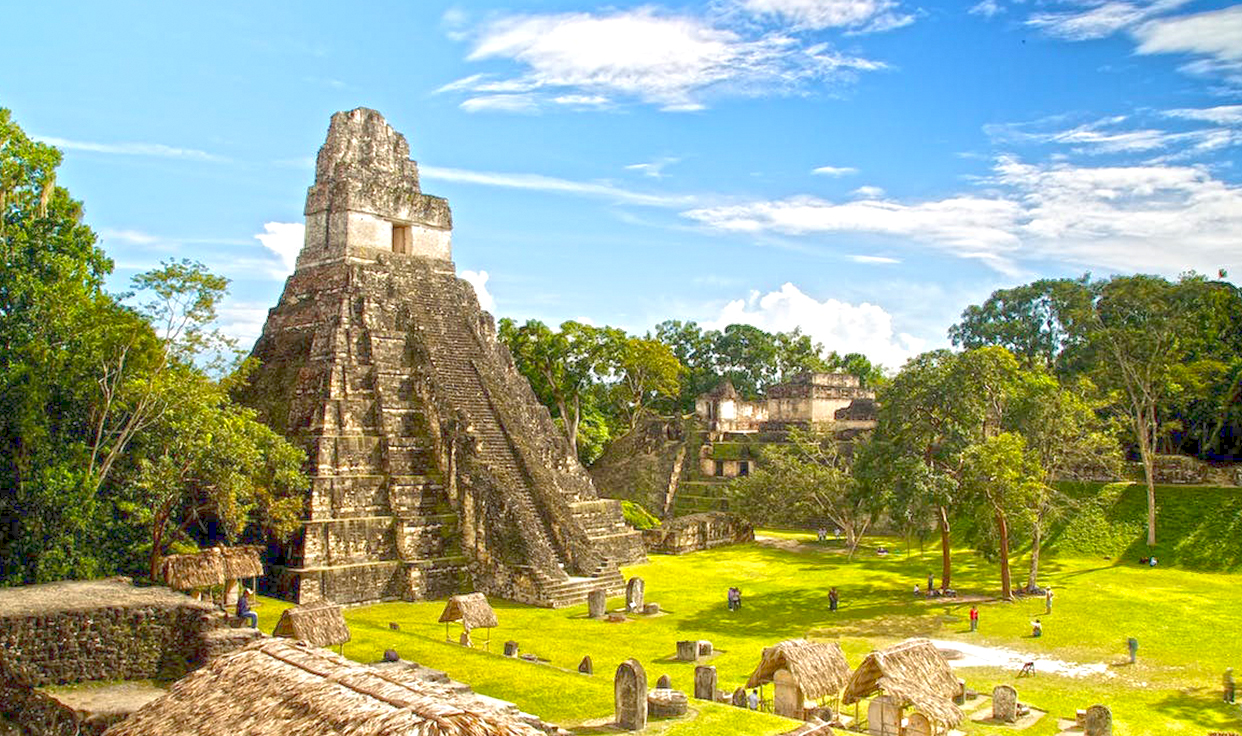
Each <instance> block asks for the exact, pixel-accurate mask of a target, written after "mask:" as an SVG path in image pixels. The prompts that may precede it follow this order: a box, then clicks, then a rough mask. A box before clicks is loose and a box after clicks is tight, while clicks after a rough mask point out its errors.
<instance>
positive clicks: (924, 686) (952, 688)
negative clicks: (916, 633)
mask: <svg viewBox="0 0 1242 736" xmlns="http://www.w3.org/2000/svg"><path fill="white" fill-rule="evenodd" d="M957 689H958V682H957V676H956V675H954V674H953V670H952V669H950V667H949V663H948V661H947V660H945V658H944V655H942V654H941V653H940V651H939V650H938V649H936V646H935V645H934V644H932V643H931V642H930V641H928V640H927V639H907V640H905V641H903V642H901V643H899V644H894V645H893V646H891V647H889V648H887V649H881V650H879V651H876V652H872V653H871V654H868V655H867V658H866V659H864V660H863V661H862V664H860V665H858V669H856V670H854V676H853V677H851V678H850V681H849V684H847V685H846V687H845V694H844V696H843V697H842V698H841V702H843V703H845V704H846V705H849V704H850V703H855V702H858V701H859V700H860V699H862V698H866V697H869V696H871V695H874V694H875V693H877V692H884V693H885V694H887V695H889V696H891V697H893V698H894V699H895V700H897V701H898V702H900V703H901V706H902V707H907V706H911V705H913V706H914V707H915V708H916V709H917V710H918V711H920V712H921V713H923V715H925V716H927V717H928V718H930V719H932V720H933V721H935V722H936V723H938V724H940V725H943V726H949V727H952V726H956V725H957V724H959V723H961V722H962V718H963V717H964V716H963V714H962V711H961V709H960V708H958V707H957V706H956V705H954V703H953V696H954V695H956V694H957Z"/></svg>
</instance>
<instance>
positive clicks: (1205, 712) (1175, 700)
mask: <svg viewBox="0 0 1242 736" xmlns="http://www.w3.org/2000/svg"><path fill="white" fill-rule="evenodd" d="M1151 708H1152V709H1153V710H1156V711H1159V712H1161V713H1164V714H1165V715H1168V716H1170V717H1172V718H1177V719H1179V720H1181V721H1182V722H1184V723H1197V724H1200V725H1201V726H1203V727H1205V728H1207V727H1214V728H1224V727H1231V728H1236V727H1237V726H1239V725H1242V707H1240V706H1239V705H1238V704H1236V703H1226V702H1224V701H1223V699H1222V698H1221V691H1220V690H1218V689H1215V688H1206V687H1190V688H1184V689H1182V690H1179V691H1177V692H1173V693H1169V694H1168V695H1165V696H1164V697H1163V698H1161V699H1160V700H1156V701H1153V702H1152V703H1151Z"/></svg>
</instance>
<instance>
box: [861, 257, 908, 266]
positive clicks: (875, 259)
mask: <svg viewBox="0 0 1242 736" xmlns="http://www.w3.org/2000/svg"><path fill="white" fill-rule="evenodd" d="M849 259H850V260H851V261H853V262H854V263H872V264H878V265H887V264H892V263H901V260H900V259H898V258H889V257H888V256H849Z"/></svg>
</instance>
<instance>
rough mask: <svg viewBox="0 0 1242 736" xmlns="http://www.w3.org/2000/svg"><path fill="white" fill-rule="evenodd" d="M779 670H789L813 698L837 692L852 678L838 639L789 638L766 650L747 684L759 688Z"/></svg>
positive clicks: (803, 691) (816, 698)
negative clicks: (820, 640)
mask: <svg viewBox="0 0 1242 736" xmlns="http://www.w3.org/2000/svg"><path fill="white" fill-rule="evenodd" d="M777 670H789V672H790V673H791V674H792V675H793V676H794V679H795V680H797V682H798V685H799V687H801V688H802V694H803V695H804V696H806V697H808V698H810V699H812V700H819V699H820V698H822V697H824V696H825V695H835V694H837V693H838V692H840V691H841V688H843V687H845V683H846V681H848V680H849V679H850V665H849V663H848V662H846V661H845V653H844V652H842V651H841V645H840V644H838V643H837V642H835V641H834V642H830V643H824V642H816V641H807V640H806V639H790V640H788V641H783V642H781V643H780V644H777V645H776V646H772V647H767V648H766V649H764V650H763V659H761V660H760V661H759V666H758V667H756V668H755V671H754V672H753V673H752V674H751V676H750V679H749V680H747V681H746V687H748V688H749V687H759V686H760V685H765V684H767V683H769V682H771V681H772V677H773V676H774V675H775V674H776V671H777Z"/></svg>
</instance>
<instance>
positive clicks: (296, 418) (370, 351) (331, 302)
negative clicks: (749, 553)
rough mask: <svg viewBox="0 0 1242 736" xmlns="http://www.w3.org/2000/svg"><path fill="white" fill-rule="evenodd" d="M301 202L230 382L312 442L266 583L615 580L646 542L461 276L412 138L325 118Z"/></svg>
mask: <svg viewBox="0 0 1242 736" xmlns="http://www.w3.org/2000/svg"><path fill="white" fill-rule="evenodd" d="M305 214H306V239H305V244H304V245H303V247H302V251H301V253H300V254H299V255H298V259H297V265H296V267H295V269H294V272H293V274H292V275H291V276H290V277H289V279H288V281H286V282H285V288H284V292H283V294H282V295H281V298H280V301H279V303H277V304H276V306H275V307H274V308H273V309H272V310H271V311H270V312H269V313H268V317H267V322H266V323H265V325H264V327H263V334H262V336H261V337H260V338H259V340H258V342H257V343H256V344H255V346H254V349H253V351H252V352H251V355H252V356H253V357H254V358H256V359H258V361H259V367H258V368H257V369H256V370H255V372H254V374H253V375H252V380H251V382H250V384H249V385H248V386H246V387H244V388H240V389H238V391H237V395H236V398H237V399H238V400H239V401H240V402H241V403H243V404H246V405H248V406H251V407H253V408H254V409H255V410H256V411H257V412H258V414H259V418H260V419H261V420H262V421H263V422H265V423H266V424H268V425H269V426H270V427H272V428H273V429H275V430H276V431H277V432H279V433H281V434H283V435H284V436H286V437H287V438H289V439H290V440H291V441H293V442H294V443H295V444H297V445H299V446H301V447H302V448H304V449H305V450H306V452H307V455H308V460H307V464H306V470H307V472H308V474H309V475H310V477H311V484H310V488H309V491H308V494H307V499H306V503H305V511H304V516H303V518H302V522H301V529H300V530H298V532H297V533H296V534H294V535H292V537H291V539H292V541H291V542H289V543H288V544H287V545H286V546H284V547H283V548H282V549H279V550H278V551H277V552H276V553H275V554H274V555H273V559H271V560H269V562H270V563H271V567H270V568H269V569H270V570H271V574H270V575H269V578H270V582H271V584H272V586H273V588H275V590H274V591H273V592H274V593H276V594H278V595H280V596H281V597H284V598H288V599H290V600H293V601H295V602H297V603H310V602H314V601H318V600H324V599H326V600H331V601H333V602H335V603H340V604H350V603H366V602H373V601H381V600H410V601H415V600H424V599H428V598H437V597H443V596H447V595H450V594H452V593H456V592H459V591H460V590H463V589H469V588H471V587H473V588H474V589H475V590H478V591H482V592H484V593H486V594H487V595H489V596H495V597H500V598H507V599H511V600H517V601H521V602H525V603H532V604H536V605H543V606H558V607H559V606H565V605H572V604H574V603H578V602H581V601H582V600H584V599H585V598H586V596H587V593H588V592H589V591H590V590H594V589H597V588H604V589H607V590H609V591H613V592H614V593H619V592H620V590H621V587H622V584H623V580H622V578H621V574H620V572H619V570H618V565H619V564H629V563H630V562H637V561H641V560H644V559H645V554H644V552H643V544H642V537H641V535H640V534H639V533H638V532H636V531H633V530H630V529H629V528H628V527H627V526H626V525H625V521H624V519H623V518H622V515H621V509H620V505H619V504H618V502H616V501H610V500H602V499H600V498H599V496H598V495H597V493H596V491H595V487H594V485H593V484H592V482H591V478H590V476H589V475H587V473H586V471H585V470H584V469H583V468H582V466H581V465H580V464H579V463H578V460H577V458H576V457H575V456H574V454H573V453H572V452H570V450H569V446H568V443H567V442H566V441H565V439H564V437H563V436H562V434H561V433H560V432H559V431H558V430H557V429H556V427H555V425H554V424H553V423H552V420H551V418H550V416H549V415H548V412H547V410H546V409H545V408H544V407H543V406H542V405H541V404H540V403H539V402H538V400H537V399H536V398H535V395H534V393H533V392H532V391H531V389H530V385H529V383H527V381H526V379H525V378H523V377H522V376H521V374H519V373H518V372H517V370H516V368H515V367H514V364H513V360H512V358H511V357H510V355H509V352H508V350H507V349H505V347H504V346H503V345H501V344H500V343H499V342H498V341H497V339H496V330H495V325H494V323H493V321H492V318H491V316H490V315H489V314H487V313H486V312H484V311H482V310H481V309H480V308H479V303H478V299H477V298H476V297H475V293H474V289H473V288H472V287H471V286H470V284H468V283H467V282H465V281H462V280H461V279H458V278H457V275H456V272H455V267H454V265H453V261H452V260H451V259H452V249H451V235H452V215H451V213H450V211H449V205H448V202H447V201H445V200H444V199H442V198H440V197H433V196H430V195H427V194H424V193H423V192H422V190H421V189H420V187H419V179H418V165H417V164H416V163H415V162H413V161H411V160H410V149H409V145H408V144H407V143H406V140H405V137H404V136H402V135H401V134H400V133H397V132H396V131H394V130H393V129H392V128H391V127H389V125H388V123H387V122H385V121H384V118H383V116H381V115H380V114H379V113H377V112H375V111H374V110H367V109H364V108H359V109H357V110H353V111H351V112H341V113H337V114H336V115H333V116H332V123H331V126H330V128H329V130H328V137H327V140H326V141H325V143H324V145H323V147H322V148H321V149H320V150H319V157H318V160H317V163H316V166H315V183H314V185H313V186H312V187H311V188H310V190H309V192H308V193H307V198H306V210H305ZM572 578H582V580H573V579H572Z"/></svg>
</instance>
